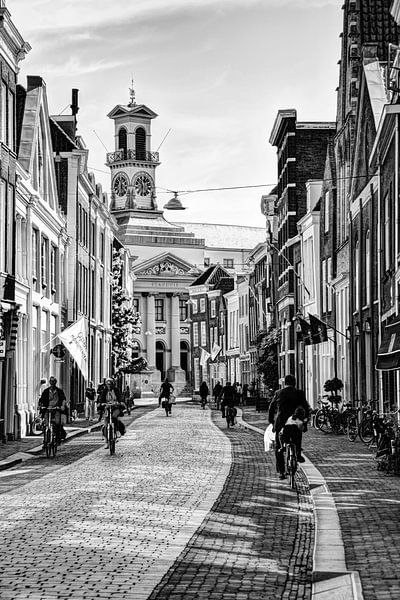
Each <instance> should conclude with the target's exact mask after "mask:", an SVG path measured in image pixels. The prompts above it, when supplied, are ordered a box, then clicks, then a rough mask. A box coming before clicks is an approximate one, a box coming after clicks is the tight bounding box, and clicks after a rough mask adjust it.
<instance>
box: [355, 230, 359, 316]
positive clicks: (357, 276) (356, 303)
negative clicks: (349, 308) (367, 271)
mask: <svg viewBox="0 0 400 600" xmlns="http://www.w3.org/2000/svg"><path fill="white" fill-rule="evenodd" d="M359 277H360V242H359V241H358V240H357V241H356V245H355V248H354V308H355V310H358V309H359V297H358V294H359V290H360V286H359Z"/></svg>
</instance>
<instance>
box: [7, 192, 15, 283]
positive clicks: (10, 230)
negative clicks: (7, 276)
mask: <svg viewBox="0 0 400 600" xmlns="http://www.w3.org/2000/svg"><path fill="white" fill-rule="evenodd" d="M6 207H7V224H6V241H7V246H6V271H7V272H8V273H12V272H13V259H14V248H13V237H14V188H13V187H12V186H11V185H9V186H8V188H7V198H6Z"/></svg>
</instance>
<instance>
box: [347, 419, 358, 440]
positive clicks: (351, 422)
mask: <svg viewBox="0 0 400 600" xmlns="http://www.w3.org/2000/svg"><path fill="white" fill-rule="evenodd" d="M357 436H358V423H357V417H356V416H355V415H349V417H348V418H347V439H348V440H349V441H350V442H355V441H356V439H357Z"/></svg>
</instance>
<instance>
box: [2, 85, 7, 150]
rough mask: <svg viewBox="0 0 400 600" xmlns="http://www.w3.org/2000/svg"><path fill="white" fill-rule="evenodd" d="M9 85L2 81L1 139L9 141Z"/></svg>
mask: <svg viewBox="0 0 400 600" xmlns="http://www.w3.org/2000/svg"><path fill="white" fill-rule="evenodd" d="M7 124H8V118H7V86H6V84H5V83H4V81H2V82H1V141H2V142H4V143H5V144H6V143H7Z"/></svg>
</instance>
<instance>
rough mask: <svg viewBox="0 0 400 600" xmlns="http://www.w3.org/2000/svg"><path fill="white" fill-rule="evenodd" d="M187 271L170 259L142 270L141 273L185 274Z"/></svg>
mask: <svg viewBox="0 0 400 600" xmlns="http://www.w3.org/2000/svg"><path fill="white" fill-rule="evenodd" d="M184 274H185V271H184V270H183V269H181V268H180V267H178V266H177V265H174V264H173V263H172V262H170V261H169V260H165V261H163V262H161V263H159V264H158V265H154V266H153V267H149V268H148V269H145V270H144V271H142V272H141V275H184Z"/></svg>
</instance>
